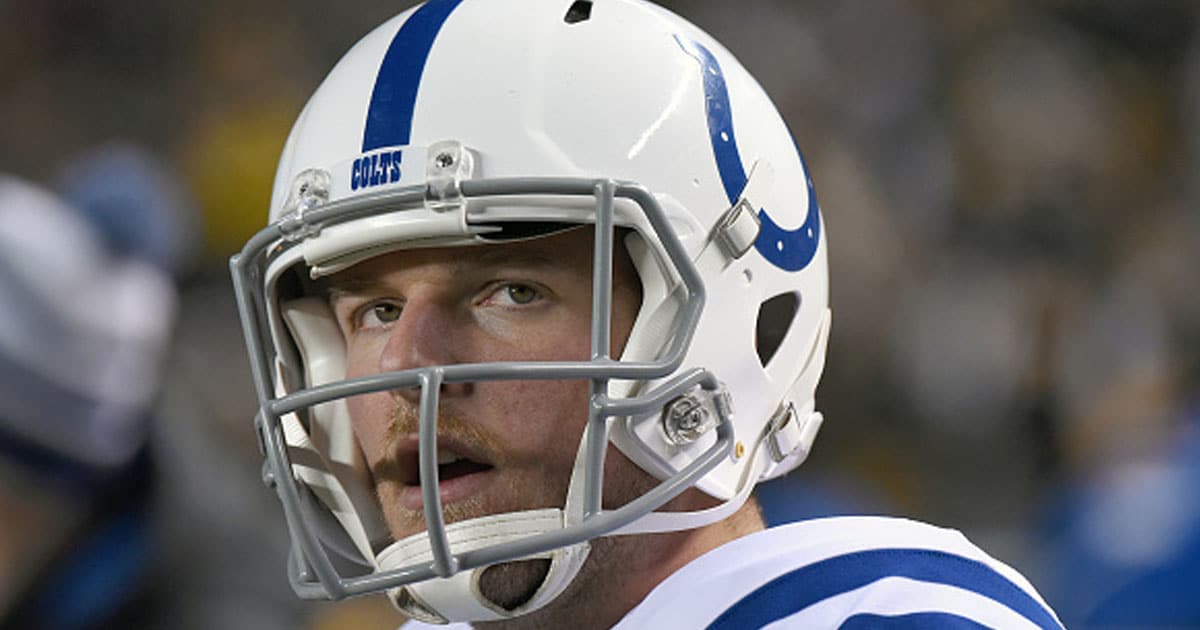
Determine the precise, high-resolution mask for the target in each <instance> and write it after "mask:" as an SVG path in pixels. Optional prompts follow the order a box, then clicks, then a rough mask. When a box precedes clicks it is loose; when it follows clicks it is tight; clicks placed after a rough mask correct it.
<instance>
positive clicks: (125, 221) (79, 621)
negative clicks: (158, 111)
mask: <svg viewBox="0 0 1200 630" xmlns="http://www.w3.org/2000/svg"><path fill="white" fill-rule="evenodd" d="M64 172H65V175H64V180H63V181H62V196H58V195H56V194H54V193H52V192H50V191H48V190H46V189H42V188H40V187H38V186H35V185H34V184H31V183H29V182H27V181H24V180H21V179H18V178H15V177H12V176H8V175H0V471H2V474H0V514H3V515H4V518H3V519H2V523H0V626H3V627H5V628H54V629H58V628H61V629H74V628H100V627H111V626H110V624H113V623H118V622H117V621H116V620H118V619H120V618H122V615H125V614H128V612H129V610H130V609H131V608H132V607H133V602H134V601H135V600H136V599H137V597H138V595H139V593H140V592H141V590H142V587H143V585H144V580H145V578H146V576H147V575H148V567H149V566H150V565H151V564H152V561H153V560H152V559H153V557H154V552H155V541H154V536H153V533H152V529H153V527H152V524H151V523H152V520H153V519H152V506H153V497H154V493H155V490H156V483H155V481H156V465H155V462H154V459H153V457H152V455H151V454H150V449H149V448H148V446H147V445H148V442H149V436H150V432H151V419H152V415H153V413H154V406H155V403H156V400H157V395H158V387H159V384H160V381H161V378H160V377H161V369H162V361H163V357H164V356H165V354H166V350H167V348H168V346H169V342H170V336H171V333H172V322H173V320H174V317H175V313H176V290H175V285H174V275H173V274H174V272H175V270H176V269H177V268H178V265H179V263H180V253H181V252H182V251H183V247H182V240H183V238H184V237H185V235H184V234H183V233H182V225H183V221H182V219H183V217H184V213H185V207H184V205H183V203H182V202H183V200H182V198H181V197H179V196H178V195H177V193H178V190H176V189H175V188H174V187H173V181H172V180H170V179H169V176H168V175H167V174H166V171H165V169H163V168H162V167H161V166H160V165H159V164H158V163H157V162H155V161H154V160H153V158H151V157H150V156H148V155H146V154H144V153H143V152H141V151H140V150H138V149H136V148H134V147H131V146H117V145H113V146H107V147H102V148H100V149H97V150H95V151H90V152H88V153H86V154H84V155H81V156H80V157H79V158H78V159H76V160H75V161H73V162H72V163H71V164H70V165H69V167H68V168H67V169H66V170H65V171H64Z"/></svg>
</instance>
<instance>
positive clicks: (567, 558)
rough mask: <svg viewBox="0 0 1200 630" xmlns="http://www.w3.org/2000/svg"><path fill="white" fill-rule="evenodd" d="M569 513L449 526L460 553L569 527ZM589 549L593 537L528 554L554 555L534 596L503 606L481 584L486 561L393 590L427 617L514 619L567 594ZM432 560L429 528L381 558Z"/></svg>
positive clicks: (404, 605) (387, 565)
mask: <svg viewBox="0 0 1200 630" xmlns="http://www.w3.org/2000/svg"><path fill="white" fill-rule="evenodd" d="M563 514H564V512H563V510H559V509H544V510H530V511H527V512H513V513H507V514H501V515H497V516H485V517H483V518H477V519H472V520H469V521H463V522H461V523H454V524H452V525H449V526H447V527H446V537H447V538H448V539H449V541H450V545H451V547H452V548H453V549H454V551H455V553H462V552H467V551H474V550H477V549H481V548H484V547H490V546H493V545H497V544H502V543H507V542H513V541H517V540H520V539H523V538H528V537H530V536H534V535H537V534H544V533H548V532H553V531H557V530H560V529H562V528H563V527H564V519H563ZM588 549H589V547H588V544H587V543H580V544H577V545H572V546H570V547H563V548H560V549H555V550H553V551H549V552H546V553H544V554H538V555H534V556H529V557H527V558H522V559H521V560H534V559H546V560H549V561H550V568H549V571H548V572H547V573H546V576H545V578H544V579H543V580H542V584H541V586H539V587H538V589H537V591H536V592H535V593H534V595H533V597H531V598H530V599H529V600H528V601H526V602H525V603H523V604H521V605H520V606H517V607H515V608H511V609H507V608H503V607H501V606H499V605H498V604H496V603H495V602H493V601H491V600H490V599H488V598H487V597H486V596H485V595H484V594H483V592H482V591H481V590H480V578H481V577H482V575H483V572H484V571H485V570H486V569H488V567H486V566H485V567H479V568H476V569H473V570H470V571H462V572H459V573H456V574H454V575H452V576H450V577H448V578H435V579H432V580H426V581H424V582H418V583H416V584H410V585H408V586H402V587H399V588H394V589H389V590H388V596H389V598H390V599H391V600H392V603H393V604H395V605H396V607H397V608H399V609H400V611H401V612H403V613H404V614H406V615H408V616H410V617H412V618H414V619H417V620H419V621H424V622H427V623H449V622H452V621H497V620H501V619H509V618H512V617H517V616H520V615H525V614H528V613H530V612H532V611H534V610H537V609H539V608H541V607H543V606H545V605H546V604H548V603H550V602H551V601H553V600H554V598H556V597H558V596H559V595H561V594H562V592H563V591H564V590H565V589H566V588H567V585H569V584H570V583H571V581H572V580H574V579H575V575H576V574H577V573H579V569H580V568H581V567H582V566H583V562H584V560H586V559H587V554H588ZM432 561H433V551H432V549H431V547H430V544H429V534H428V533H426V532H422V533H420V534H416V535H414V536H409V537H408V538H405V539H404V540H401V541H399V542H396V543H393V544H392V545H390V546H388V547H387V548H386V549H384V550H383V551H382V552H380V554H379V556H378V557H377V558H376V562H377V563H378V566H379V568H380V569H383V570H385V571H386V570H391V569H398V568H400V567H405V566H411V565H413V564H418V563H428V562H432ZM518 561H520V560H518Z"/></svg>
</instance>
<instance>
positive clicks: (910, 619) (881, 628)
mask: <svg viewBox="0 0 1200 630" xmlns="http://www.w3.org/2000/svg"><path fill="white" fill-rule="evenodd" d="M838 630H988V627H987V626H985V625H983V624H981V623H978V622H975V621H971V620H970V619H967V618H966V617H959V616H958V615H951V614H949V613H911V614H908V615H895V616H889V615H869V614H866V613H863V614H859V615H854V616H853V617H850V618H849V619H847V620H846V622H845V623H843V624H842V625H841V627H839V628H838Z"/></svg>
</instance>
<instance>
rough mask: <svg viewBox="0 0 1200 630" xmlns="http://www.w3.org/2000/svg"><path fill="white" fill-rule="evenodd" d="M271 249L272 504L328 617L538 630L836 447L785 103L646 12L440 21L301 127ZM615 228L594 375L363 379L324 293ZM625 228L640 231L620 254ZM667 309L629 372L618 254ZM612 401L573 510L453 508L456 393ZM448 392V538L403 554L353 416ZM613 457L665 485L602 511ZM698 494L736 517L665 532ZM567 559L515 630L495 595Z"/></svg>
mask: <svg viewBox="0 0 1200 630" xmlns="http://www.w3.org/2000/svg"><path fill="white" fill-rule="evenodd" d="M270 219H271V224H270V225H269V226H268V227H267V228H266V229H264V230H263V231H262V232H260V233H258V234H257V235H255V236H254V237H253V238H252V239H251V240H250V241H249V243H248V244H247V245H246V246H245V248H244V249H243V250H242V252H241V253H240V254H238V255H236V256H234V257H233V259H232V260H231V263H230V264H231V269H232V272H233V277H234V284H235V288H236V290H237V293H238V299H239V307H240V311H241V317H242V320H243V325H244V328H245V333H246V340H247V345H248V346H249V351H250V359H251V363H252V366H253V372H254V378H255V385H256V387H257V391H258V397H259V400H260V409H259V413H258V416H257V418H256V427H257V430H258V432H259V437H260V440H261V442H262V446H263V449H264V452H265V455H266V464H265V466H264V478H265V480H266V481H267V483H268V484H269V485H271V486H272V487H274V488H275V489H276V491H277V493H278V495H279V497H280V499H281V501H282V503H283V506H284V511H285V513H286V515H287V521H288V524H289V528H290V530H291V536H292V540H293V554H292V563H291V564H292V566H291V567H290V570H291V573H292V575H291V578H292V583H293V586H294V588H295V589H296V591H297V592H298V593H299V594H300V595H301V596H304V597H331V598H341V597H345V596H349V595H356V594H361V593H366V592H371V591H381V590H387V591H388V592H389V594H390V595H391V597H392V600H393V601H394V602H395V603H397V605H398V606H400V607H401V609H402V610H404V611H405V612H406V613H408V614H409V615H411V616H414V617H417V618H420V619H425V620H429V621H435V622H445V621H478V620H493V619H503V618H507V617H512V616H515V615H520V614H524V613H527V612H530V611H532V610H535V609H537V608H539V607H541V606H543V605H545V604H546V603H547V602H549V601H551V600H552V599H553V598H554V597H555V596H557V595H558V594H559V593H561V592H562V590H563V589H564V588H565V587H566V586H567V585H568V584H569V583H570V582H571V580H572V579H573V578H574V576H575V574H576V572H577V571H578V569H579V566H580V565H581V564H582V562H583V560H584V558H585V557H586V553H587V549H588V544H587V542H588V541H589V540H590V539H593V538H596V537H600V536H609V535H622V534H634V533H643V532H656V531H672V530H682V529H689V528H695V527H699V526H703V525H706V524H708V523H712V522H715V521H717V520H720V519H722V518H725V517H726V516H728V515H729V514H731V513H733V512H734V511H735V510H737V508H738V507H740V506H741V505H742V504H743V503H744V501H745V500H746V499H747V497H748V496H749V494H750V491H751V490H752V489H753V487H754V485H755V484H756V483H757V482H759V481H760V480H763V479H767V478H771V477H774V476H778V475H780V474H783V473H785V472H787V471H788V470H791V469H792V468H794V467H795V466H797V465H799V464H800V462H802V461H803V460H804V458H805V456H806V455H807V454H808V450H809V447H810V445H811V443H812V440H813V438H814V436H815V434H816V432H817V429H818V428H819V426H820V424H821V415H820V414H819V413H817V412H816V411H815V410H814V402H813V400H814V392H815V389H816V386H817V381H818V379H819V377H820V374H821V370H822V368H823V366H824V359H825V346H826V339H827V337H828V332H829V311H828V308H827V305H828V279H827V266H826V247H825V234H824V226H823V224H822V219H821V215H820V212H819V211H818V207H817V202H816V199H815V197H814V194H813V187H812V182H811V181H810V179H809V175H808V172H807V170H806V167H805V165H804V161H803V158H802V157H801V155H800V153H799V151H798V149H797V147H796V145H795V143H794V141H793V140H792V137H791V134H790V132H789V131H788V129H787V126H786V125H785V123H784V121H783V119H782V118H781V117H780V115H779V113H778V112H777V111H776V109H775V107H774V106H773V105H772V103H771V101H770V99H769V98H768V97H767V95H766V94H765V93H764V92H763V90H762V88H761V87H760V86H759V85H758V84H757V83H756V82H755V80H754V79H753V77H751V76H750V74H749V73H747V72H746V70H745V69H744V68H743V67H742V66H741V65H740V64H739V63H738V61H737V60H736V59H735V58H734V57H733V56H732V55H731V54H730V53H729V52H728V51H727V50H725V48H723V47H722V46H721V45H720V44H719V43H718V42H716V41H715V40H713V39H712V38H711V37H710V36H708V35H707V34H705V33H704V32H702V31H701V30H699V29H698V28H696V27H695V26H693V25H691V24H689V23H688V22H686V21H684V20H683V19H681V18H679V17H678V16H676V15H673V14H672V13H670V12H668V11H666V10H664V9H662V8H660V7H656V6H654V5H652V4H648V3H646V2H641V1H639V0H595V1H594V2H588V1H583V0H578V1H576V0H519V1H517V0H511V1H506V2H501V1H497V0H430V1H429V2H427V3H425V4H422V5H420V6H417V7H415V8H413V9H410V10H408V11H406V12H404V13H402V14H400V15H398V16H396V17H395V18H393V19H391V20H389V21H388V22H386V23H385V24H383V25H382V26H380V27H379V28H377V29H375V30H374V31H373V32H371V33H370V34H368V35H367V36H366V37H364V38H363V39H362V40H361V41H360V42H358V44H357V45H355V46H354V47H353V48H352V49H351V50H350V51H349V52H348V53H347V54H346V56H345V57H344V58H343V59H342V60H341V61H340V62H339V63H338V64H337V65H336V66H335V67H334V69H333V71H332V72H330V74H329V76H328V77H327V78H326V79H325V81H324V82H323V83H322V84H321V86H320V87H319V88H318V89H317V91H316V93H315V94H314V95H313V96H312V99H311V100H310V101H309V102H308V104H307V106H306V107H305V108H304V110H303V111H302V112H301V114H300V117H299V119H298V120H297V121H296V124H295V127H294V128H293V129H292V132H291V135H290V137H289V138H288V140H287V144H286V146H285V147H284V150H283V155H282V157H281V159H280V162H279V170H278V174H277V176H276V179H275V189H274V195H273V197H272V200H271V210H270ZM563 224H594V225H595V226H596V229H595V235H596V248H595V251H596V254H595V256H596V259H595V260H596V262H595V264H594V268H595V273H596V274H597V276H598V277H599V281H598V282H597V284H596V287H597V290H596V291H594V296H595V297H594V314H593V322H592V325H593V333H592V348H593V356H595V357H597V358H595V359H593V360H591V361H574V362H567V361H563V362H546V363H515V362H514V363H487V364H471V365H449V366H433V367H427V368H424V367H423V368H418V369H410V370H405V371H400V372H390V373H383V374H378V375H374V376H370V377H363V378H356V379H349V380H348V379H347V378H346V373H345V361H344V359H345V357H344V346H343V340H342V337H341V335H340V333H339V332H338V328H337V325H336V323H335V322H334V320H333V318H332V315H331V312H330V309H329V306H328V304H327V303H326V301H325V300H324V299H323V298H320V297H315V296H313V295H311V294H307V295H306V293H305V290H304V289H305V287H306V286H307V285H309V284H311V280H312V279H314V278H320V277H322V276H326V275H329V274H331V273H334V272H337V271H339V270H342V269H345V268H347V267H350V266H352V265H355V264H357V263H359V262H362V261H364V260H366V259H368V258H371V257H373V256H377V255H379V254H381V253H385V252H389V251H394V250H399V249H403V248H412V247H432V246H439V247H440V246H461V245H467V244H472V245H480V246H486V245H487V244H489V243H496V242H503V241H508V240H512V239H514V238H534V237H536V236H537V235H539V234H544V233H546V230H547V226H562V225H563ZM616 227H620V228H623V229H621V230H619V231H617V230H615V229H614V228H616ZM618 235H619V236H621V237H623V238H624V239H625V241H624V243H625V246H626V248H627V250H628V251H629V253H630V255H631V257H632V259H633V261H634V264H635V266H636V268H637V272H638V274H639V276H640V279H641V282H642V296H643V297H642V299H643V303H642V304H641V308H640V311H639V314H638V317H637V319H636V322H635V324H634V326H633V330H632V332H631V334H630V336H629V339H628V342H627V344H626V346H625V348H624V352H623V355H622V356H620V357H618V358H612V357H609V356H608V352H607V348H608V347H609V318H610V314H609V306H610V302H611V287H610V286H609V284H610V281H609V280H607V278H608V277H609V276H610V275H611V268H612V261H611V255H612V249H613V239H614V238H615V237H616V236H618ZM518 376H519V377H520V378H523V379H576V380H578V379H587V380H590V382H591V384H592V385H591V391H592V395H591V401H590V402H591V405H590V409H581V410H580V414H581V417H582V415H583V414H588V417H589V420H588V424H587V429H586V430H585V432H584V435H582V436H581V437H580V446H579V451H578V453H579V454H578V457H577V459H576V465H575V469H574V473H573V475H572V478H571V483H570V489H569V491H568V496H567V498H566V501H565V504H564V505H563V506H562V507H561V508H558V509H540V510H529V511H527V512H520V513H507V514H496V515H491V516H486V517H482V518H476V519H471V520H466V521H461V522H457V523H453V524H449V525H447V524H446V523H445V522H444V517H443V514H442V510H441V504H440V499H439V497H438V493H437V492H436V488H437V473H438V469H437V436H436V420H437V417H436V416H437V405H438V392H439V385H440V384H442V383H453V382H464V381H484V380H501V379H513V378H516V377H518ZM409 387H412V388H417V387H419V388H420V390H421V398H420V400H421V403H420V411H421V418H420V437H419V442H420V453H419V459H420V468H421V481H422V493H423V497H424V501H425V511H424V512H425V515H426V524H427V530H426V532H425V533H421V534H418V535H416V536H413V537H411V538H409V539H405V540H401V541H392V540H390V537H389V535H388V533H387V529H386V527H385V526H384V524H383V519H382V515H381V512H380V509H379V506H378V504H377V502H376V499H375V497H374V495H373V493H372V488H371V487H370V484H369V481H368V474H367V472H366V469H365V465H364V463H363V456H362V454H361V452H360V451H359V449H358V447H357V445H356V442H355V439H354V436H353V434H352V431H351V427H350V422H349V418H348V411H347V408H346V405H345V398H346V397H348V396H353V395H358V394H364V393H369V392H377V391H383V390H393V389H399V388H409ZM609 443H612V444H615V445H616V446H617V447H618V448H619V449H620V450H621V452H622V453H624V454H625V455H626V456H627V457H628V458H629V459H630V460H632V461H633V462H634V463H636V464H637V465H638V466H640V467H642V468H644V469H645V470H646V471H647V472H649V473H650V474H652V475H653V476H655V477H656V478H658V479H661V480H662V483H661V484H660V485H659V486H657V487H656V488H655V489H654V490H652V491H651V492H649V493H647V494H646V495H644V496H642V497H641V498H639V499H637V500H634V501H632V502H630V503H628V504H626V505H624V506H622V507H620V508H617V509H611V510H606V509H602V507H601V496H602V482H601V476H602V475H601V471H602V468H603V460H604V453H605V450H606V448H607V445H608V444H609ZM691 487H697V488H699V489H700V490H702V491H703V492H705V493H707V494H708V495H711V496H712V497H715V498H717V499H719V500H721V501H722V503H721V504H720V505H718V506H717V507H715V508H712V509H709V510H705V511H701V512H688V513H679V512H666V511H662V510H659V508H660V507H661V506H662V505H663V504H664V503H666V502H667V501H669V500H670V499H671V498H672V497H674V496H676V495H678V494H679V493H681V492H683V491H684V490H686V489H688V488H691ZM526 558H547V559H549V560H550V570H549V573H548V575H547V577H546V579H545V581H544V583H543V585H542V587H541V588H540V589H539V590H538V592H537V593H536V595H535V596H534V597H533V598H532V599H531V600H530V601H528V602H526V603H524V604H522V605H521V606H519V607H517V608H515V609H506V608H504V607H502V606H499V605H497V604H496V603H495V602H492V601H490V600H488V599H487V598H486V597H484V596H483V595H481V593H480V591H479V588H478V576H479V574H480V572H481V571H482V570H483V568H485V567H487V566H489V565H493V564H496V563H500V562H505V561H510V560H516V559H526Z"/></svg>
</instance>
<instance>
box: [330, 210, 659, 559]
mask: <svg viewBox="0 0 1200 630" xmlns="http://www.w3.org/2000/svg"><path fill="white" fill-rule="evenodd" d="M592 239H593V231H592V230H590V229H576V230H572V231H569V232H566V233H563V234H559V235H555V236H550V237H545V238H539V239H534V240H531V241H524V242H519V243H510V244H504V245H491V246H471V247H449V248H438V249H417V250H407V251H401V252H395V253H391V254H386V255H382V256H379V257H377V258H374V259H371V260H369V261H367V262H364V263H361V264H359V265H356V266H355V267H353V268H351V269H348V270H346V271H344V272H341V273H339V274H337V275H335V276H334V277H332V278H331V285H330V286H331V290H330V302H331V305H332V306H333V309H334V313H335V315H336V317H337V322H338V327H339V328H340V329H341V332H342V335H343V337H344V339H345V342H346V352H347V365H348V372H349V376H351V377H356V376H363V375H369V374H376V373H379V372H384V371H391V370H403V369H409V368H416V367H425V366H431V365H450V364H461V363H476V362H490V361H547V360H551V361H553V360H587V359H588V358H589V356H590V351H591V345H590V344H591V310H592V290H591V289H592ZM613 287H614V288H613V316H612V324H613V326H612V346H613V347H612V349H611V352H612V354H613V356H614V357H615V356H619V353H620V350H621V349H622V348H623V347H624V344H625V341H626V339H627V338H628V335H629V331H630V328H631V327H632V325H633V320H634V317H635V316H636V314H637V309H638V306H639V304H640V300H641V289H640V285H639V283H638V280H637V277H636V274H635V272H634V270H633V265H632V263H631V262H630V260H629V257H628V254H627V253H626V252H625V248H624V247H623V246H621V245H618V246H617V247H615V248H614V271H613ZM419 398H420V392H419V391H418V390H416V389H412V390H402V391H393V392H381V393H376V394H371V395H365V396H356V397H354V398H351V399H349V400H348V401H347V404H348V405H349V408H350V414H351V418H352V422H353V425H354V432H355V436H356V437H357V439H358V442H359V445H360V446H361V448H362V450H363V453H364V454H365V456H366V460H367V463H368V465H369V467H370V470H371V473H372V475H373V477H374V481H375V486H376V491H377V493H378V495H379V499H380V503H381V505H382V507H383V511H384V516H385V518H386V520H387V523H388V526H389V528H390V530H391V533H392V535H393V536H394V537H395V538H396V539H397V540H399V539H402V538H404V537H407V536H410V535H412V534H415V533H418V532H420V531H423V530H424V529H425V524H424V515H423V512H422V501H421V493H420V482H419V478H418V472H417V470H418V468H417V460H418V449H417V419H418V417H419V413H418V411H417V410H418V405H419ZM587 402H588V386H587V383H586V382H584V381H488V382H480V383H452V384H446V385H444V386H443V387H442V393H441V405H440V413H439V419H438V447H439V452H438V459H439V462H440V464H441V465H440V467H439V473H440V475H439V476H440V480H441V481H440V484H439V492H440V494H441V498H442V503H443V506H444V507H445V511H446V518H447V521H459V520H463V519H467V518H473V517H477V516H484V515H489V514H495V513H499V512H508V511H519V510H528V509H535V508H545V507H561V506H562V504H563V502H564V500H565V496H566V488H567V483H568V480H569V478H570V473H571V469H572V466H573V464H574V460H575V454H576V451H577V447H578V444H579V439H580V436H581V435H582V432H583V427H584V425H585V424H586V420H587ZM609 459H610V462H609V466H608V473H607V475H608V478H607V479H606V484H608V485H610V487H615V488H620V487H626V488H628V487H630V486H631V485H639V486H640V485H643V484H644V478H645V474H644V473H642V472H641V471H640V470H636V469H634V468H633V465H632V464H630V463H629V462H628V461H627V460H625V459H624V458H623V457H620V456H617V457H612V456H611V454H610V458H609ZM611 460H618V461H611ZM606 494H609V493H607V492H606Z"/></svg>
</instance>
